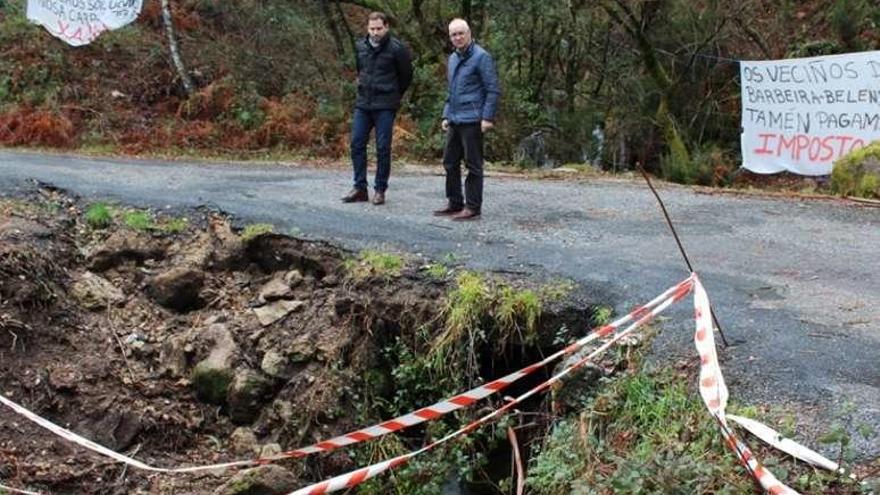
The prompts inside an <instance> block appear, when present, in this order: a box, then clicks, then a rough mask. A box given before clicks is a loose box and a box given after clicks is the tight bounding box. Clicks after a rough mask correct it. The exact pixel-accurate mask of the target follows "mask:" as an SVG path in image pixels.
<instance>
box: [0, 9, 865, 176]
mask: <svg viewBox="0 0 880 495" xmlns="http://www.w3.org/2000/svg"><path fill="white" fill-rule="evenodd" d="M25 3H26V1H25V0H0V143H3V144H6V145H27V146H53V147H79V148H86V149H99V150H103V149H106V150H108V151H113V152H125V153H144V152H155V151H162V152H169V151H170V152H175V151H179V152H190V153H192V152H195V153H199V154H222V153H227V152H232V153H234V154H242V153H243V154H245V155H247V154H252V155H254V156H259V154H260V153H267V152H276V151H281V152H288V151H293V152H297V153H305V154H308V155H311V156H320V157H343V156H344V155H345V154H346V153H347V148H348V135H349V115H350V111H351V108H350V107H351V104H352V102H353V101H354V91H355V86H354V79H355V71H354V62H353V60H354V59H353V55H352V48H353V40H354V39H355V37H357V36H362V35H363V34H364V32H365V26H366V14H367V13H368V12H369V11H370V10H381V11H384V12H387V13H388V14H389V15H391V16H392V18H393V27H392V29H393V32H394V34H395V35H396V36H398V37H400V38H401V39H403V40H404V41H405V42H406V43H407V44H408V45H409V46H410V47H411V49H412V51H413V54H414V58H415V65H416V75H415V81H414V85H413V88H412V91H411V92H410V93H409V94H408V95H407V98H406V100H405V103H404V107H403V108H402V110H401V115H400V118H399V120H398V127H397V129H396V130H395V138H396V143H395V147H396V153H398V156H400V155H404V156H406V157H407V158H409V159H419V160H425V161H436V160H438V157H439V156H440V151H441V144H442V137H441V133H440V131H439V125H438V122H439V115H440V111H441V108H442V104H443V99H444V97H445V59H446V56H447V54H448V53H449V50H450V45H449V43H448V41H447V36H446V24H447V23H448V21H449V20H450V19H451V18H453V17H456V16H461V17H464V18H466V19H468V20H469V21H470V23H471V25H472V28H473V31H474V35H475V38H476V39H477V40H478V41H479V42H480V43H481V44H483V45H484V46H485V47H486V48H487V49H488V50H489V51H490V52H491V53H492V54H493V55H494V56H495V58H496V61H497V64H498V68H499V72H500V75H501V78H502V84H503V90H504V95H503V98H502V100H503V101H502V107H501V118H500V122H499V124H500V125H499V126H498V127H497V130H496V131H495V132H493V133H492V135H491V137H490V139H489V141H488V145H487V146H488V156H489V158H490V160H492V161H495V162H512V163H517V164H520V165H523V166H545V167H548V166H554V165H561V164H566V163H586V162H591V163H593V164H595V165H600V166H601V167H602V168H605V169H611V170H625V169H631V168H633V167H634V166H635V164H636V163H641V164H644V165H645V166H646V167H647V168H648V169H649V170H652V171H654V172H656V173H658V174H660V175H662V176H664V177H666V178H668V179H671V180H675V181H679V182H685V183H702V184H723V183H725V182H727V181H728V180H729V179H730V176H731V174H732V172H733V171H734V170H735V169H736V168H737V167H738V162H739V156H738V155H739V152H738V146H739V119H740V111H739V107H740V104H739V67H738V64H737V63H736V60H738V59H775V58H785V57H797V56H810V55H823V54H833V53H842V52H851V51H860V50H872V49H878V48H880V31H878V29H877V28H878V26H880V4H878V3H877V2H876V1H874V0H837V1H832V0H824V1H789V0H764V1H762V0H745V1H741V2H725V1H712V0H692V1H687V0H595V1H587V0H565V1H562V0H554V1H546V2H542V1H536V0H456V1H443V0H387V1H383V0H349V1H342V0H337V1H334V0H262V1H259V0H223V1H220V0H172V1H171V8H172V12H173V19H174V23H175V28H176V30H177V33H176V34H177V38H178V40H179V44H180V51H181V56H182V60H183V63H184V65H185V67H186V70H187V73H188V74H189V75H190V76H191V78H192V80H193V82H194V86H195V87H194V90H193V92H192V93H191V94H187V92H186V91H185V89H184V86H183V84H182V81H181V79H180V77H179V76H178V73H177V72H176V71H175V70H174V66H173V64H172V62H171V56H170V51H169V47H168V40H167V38H166V36H165V31H164V25H163V22H162V15H161V5H160V1H159V0H146V1H145V3H144V9H143V12H142V14H141V16H140V18H139V20H138V21H137V22H136V23H135V24H134V25H132V26H129V27H126V28H123V29H121V30H118V31H115V32H111V33H107V34H104V35H102V36H101V37H100V38H98V40H97V41H95V42H94V43H92V44H91V45H88V46H85V47H80V48H73V47H69V46H67V45H65V44H64V43H63V42H61V41H59V40H57V39H55V38H53V37H52V36H50V35H49V33H47V32H46V31H45V30H44V29H42V28H40V27H38V26H35V25H31V24H29V23H28V21H27V20H26V19H25V15H24V9H25ZM597 127H600V128H601V129H602V133H603V135H604V137H603V138H602V139H601V141H600V140H599V139H597V138H596V136H595V130H596V129H597ZM600 142H601V143H602V145H601V146H600Z"/></svg>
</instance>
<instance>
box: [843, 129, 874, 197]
mask: <svg viewBox="0 0 880 495" xmlns="http://www.w3.org/2000/svg"><path fill="white" fill-rule="evenodd" d="M831 190H832V191H834V192H835V193H836V194H839V195H841V196H859V197H862V198H880V141H874V142H873V143H871V144H869V145H868V146H866V147H864V148H861V149H858V150H855V151H853V152H852V153H850V154H848V155H846V156H843V157H841V158H840V159H839V160H837V161H836V162H834V168H833V169H832V171H831Z"/></svg>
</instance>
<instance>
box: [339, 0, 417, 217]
mask: <svg viewBox="0 0 880 495" xmlns="http://www.w3.org/2000/svg"><path fill="white" fill-rule="evenodd" d="M388 30H389V26H388V18H387V16H386V15H385V14H383V13H381V12H372V13H371V14H370V15H369V16H368V18H367V31H368V33H369V34H368V35H367V36H366V37H364V38H362V39H360V40H358V41H357V43H356V44H355V47H356V49H357V53H356V54H355V56H356V57H357V70H358V81H357V100H356V101H355V104H354V115H353V117H352V124H351V165H352V169H353V170H354V187H353V188H352V189H351V191H350V192H349V193H348V194H346V195H345V196H343V198H342V201H343V202H345V203H353V202H357V201H369V199H370V197H369V193H367V140H368V139H369V137H370V131H371V130H372V129H374V128H375V129H376V180H375V182H374V183H373V188H374V190H375V193H374V194H373V204H374V205H381V204H383V203H385V190H386V189H388V177H389V176H390V175H391V136H392V133H393V129H394V116H395V115H396V113H397V109H398V108H400V99H401V98H402V97H403V94H404V93H405V92H406V90H407V88H409V85H410V83H411V82H412V76H413V68H412V60H411V57H410V54H409V51H408V50H407V48H406V46H404V45H403V43H401V42H400V40H398V39H397V38H395V37H393V36H391V35H390V34H389V33H388Z"/></svg>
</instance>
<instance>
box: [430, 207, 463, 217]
mask: <svg viewBox="0 0 880 495" xmlns="http://www.w3.org/2000/svg"><path fill="white" fill-rule="evenodd" d="M461 210H462V207H461V206H454V205H451V204H447V205H446V208H443V209H442V210H434V216H435V217H449V216H452V215H455V214H456V213H458V212H460V211H461Z"/></svg>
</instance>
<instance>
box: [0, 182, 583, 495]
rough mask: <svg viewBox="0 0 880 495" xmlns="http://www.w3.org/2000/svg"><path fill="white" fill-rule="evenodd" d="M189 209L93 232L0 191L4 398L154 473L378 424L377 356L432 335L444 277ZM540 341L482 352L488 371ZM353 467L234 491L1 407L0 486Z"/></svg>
mask: <svg viewBox="0 0 880 495" xmlns="http://www.w3.org/2000/svg"><path fill="white" fill-rule="evenodd" d="M190 213H191V215H190V222H189V223H190V226H189V228H187V230H186V231H185V232H183V233H178V234H167V233H160V232H157V231H149V232H141V231H137V230H132V229H128V228H125V227H123V226H117V227H111V228H107V229H100V230H96V229H92V228H91V227H89V226H88V225H87V224H85V223H84V222H83V220H82V219H83V215H82V212H81V204H79V203H78V202H77V201H76V200H75V199H73V198H69V197H67V196H65V195H64V194H62V193H59V192H57V191H49V190H43V191H41V192H40V193H39V197H34V198H28V200H27V201H22V200H3V201H0V275H2V279H0V298H2V302H0V393H2V394H3V395H5V396H6V397H8V398H10V399H11V400H13V401H16V402H18V403H20V404H23V405H24V406H25V407H27V408H29V409H31V410H32V411H34V412H36V413H37V414H39V415H41V416H43V417H45V418H47V419H49V420H51V421H53V422H55V423H56V424H59V425H62V426H64V427H67V428H70V429H71V430H73V431H75V432H77V433H79V434H81V435H83V436H85V437H87V438H89V439H92V440H94V441H96V442H98V443H100V444H102V445H105V446H107V447H109V448H111V449H113V450H116V451H118V452H123V453H127V454H129V455H132V456H134V457H136V458H137V459H139V460H142V461H143V462H146V463H149V464H152V465H156V466H161V467H178V466H190V465H203V464H211V463H217V462H224V461H230V460H240V459H250V458H254V457H256V456H258V455H260V454H261V453H262V454H265V453H271V452H277V451H278V449H280V448H283V449H284V450H287V449H290V448H294V447H298V446H304V445H307V444H310V443H312V442H314V441H316V440H321V439H326V438H328V437H330V436H332V435H335V434H341V433H344V432H346V431H350V430H351V429H353V428H354V427H358V426H364V424H363V423H362V422H363V421H375V420H379V419H388V418H382V417H380V416H381V415H382V414H385V412H384V411H376V410H366V411H364V410H363V407H362V406H363V401H362V398H363V395H364V394H365V393H368V392H369V390H372V389H368V387H367V382H368V380H367V379H366V378H365V377H367V376H372V375H375V374H376V373H379V374H380V375H382V376H383V378H384V380H385V382H386V385H385V392H384V393H386V394H388V396H389V397H390V396H393V395H394V394H395V393H396V391H395V385H394V381H393V377H392V376H391V374H390V373H391V372H390V368H389V363H388V359H389V357H388V355H387V353H384V352H383V349H384V348H385V347H386V346H388V345H390V344H391V343H393V342H394V339H395V338H396V337H398V336H400V337H401V338H414V337H413V335H415V333H416V331H417V329H426V328H427V329H428V331H433V330H432V329H436V328H438V315H439V314H440V311H441V309H442V306H441V304H442V301H443V298H444V294H445V292H446V290H447V282H446V281H443V280H437V279H433V278H431V277H429V276H428V275H427V274H426V273H425V272H424V271H423V270H419V269H418V268H413V267H409V268H404V270H403V272H402V273H401V275H400V276H397V277H366V278H362V279H354V278H352V277H350V276H348V275H347V273H348V272H347V271H346V270H345V266H344V260H345V259H347V258H350V256H351V255H350V253H346V252H343V251H341V250H339V249H336V248H334V247H332V246H328V245H323V244H318V243H310V242H305V241H301V240H297V239H294V238H291V237H287V236H281V235H275V234H271V233H270V234H263V235H260V236H257V237H255V238H253V239H249V240H243V238H242V237H240V236H239V235H238V234H237V233H236V232H234V231H233V229H232V228H231V227H230V224H229V221H228V219H226V218H224V217H223V216H221V215H218V214H212V213H210V212H198V213H195V212H190ZM410 265H412V263H408V264H407V266H410ZM584 309H586V308H585V307H583V306H582V307H581V308H579V309H578V310H574V309H572V308H571V307H568V308H567V309H565V308H561V309H560V310H559V311H555V312H553V313H552V314H546V315H545V318H544V320H545V323H546V325H545V327H546V328H559V327H560V325H561V324H562V323H564V322H567V323H568V325H569V327H570V328H574V327H575V326H576V325H584V324H586V322H585V321H584V320H583V318H584V317H583V316H579V315H585V314H588V313H587V312H586V311H583V310H584ZM545 333H546V332H545ZM548 338H552V333H551V334H550V335H549V336H548ZM540 345H541V344H540V343H538V344H536V346H535V347H533V348H531V349H526V348H523V347H520V348H518V349H519V350H518V351H516V352H513V353H511V352H510V348H508V349H507V350H504V351H503V352H501V353H500V354H499V355H498V356H496V357H498V358H500V357H501V356H507V357H508V358H511V359H512V361H508V362H506V363H504V360H503V359H497V360H496V359H491V356H490V359H489V360H488V361H487V363H490V364H488V365H486V366H485V367H486V368H487V369H485V370H483V372H484V373H485V374H486V375H485V376H488V377H491V376H497V375H498V374H499V373H500V372H502V371H504V369H503V368H511V369H512V368H514V367H515V366H516V365H517V364H519V363H520V362H522V361H523V360H526V359H531V358H533V357H534V354H536V353H537V352H539V350H540ZM548 345H549V344H548ZM496 361H497V363H499V364H498V365H497V367H496V369H490V368H492V367H493V366H495V365H494V364H491V363H495V362H496ZM377 370H378V371H377ZM389 380H390V382H389ZM439 398H440V397H433V398H429V397H426V398H425V400H426V402H425V405H427V404H428V402H427V400H428V399H433V400H436V399H439ZM356 411H357V412H359V413H360V414H356ZM424 434H425V433H424V432H416V433H415V434H414V435H416V436H418V435H424ZM422 441H424V438H422V439H418V438H414V439H413V444H414V445H418V444H420V443H421V442H422ZM358 463H359V461H358V460H355V459H354V458H353V457H352V456H351V455H350V454H349V453H347V452H346V451H344V450H341V451H336V452H335V453H332V454H329V455H324V456H315V457H314V458H309V459H307V460H305V461H303V460H300V461H286V462H281V463H279V464H278V465H277V466H271V467H268V466H267V467H262V468H259V469H258V473H257V474H258V475H259V476H258V477H259V478H260V481H259V483H258V484H260V486H264V487H265V490H266V491H259V490H260V489H263V488H258V489H255V490H257V491H242V490H241V485H242V481H241V479H240V478H241V477H240V476H239V479H238V481H237V482H236V483H238V484H237V485H236V484H235V483H230V479H231V478H232V476H233V474H234V473H230V472H227V473H222V474H221V473H211V474H200V475H178V476H170V475H164V474H154V473H149V472H144V471H140V470H136V469H133V468H127V467H126V466H124V465H122V464H118V463H115V462H113V461H111V460H109V459H106V458H102V457H100V456H98V455H96V454H93V453H90V452H87V451H86V450H85V449H83V448H80V447H76V446H74V445H72V444H71V443H69V442H67V441H65V440H62V439H60V438H58V437H56V436H54V435H53V434H51V433H49V432H48V431H46V430H44V429H42V428H40V427H38V426H36V425H34V424H32V423H31V422H29V421H27V420H26V419H24V418H21V417H18V416H17V415H15V414H14V413H13V412H12V411H11V410H9V409H6V408H5V407H2V406H0V483H3V484H7V485H10V486H14V487H18V488H25V487H27V488H28V489H30V490H37V491H43V492H48V493H58V494H66V493H71V494H72V493H78V494H79V493H85V494H91V493H95V494H97V493H101V494H134V493H151V494H165V493H175V494H188V493H210V492H215V493H218V494H230V493H276V492H277V493H280V492H283V491H292V490H293V489H295V488H298V487H300V486H303V485H305V484H307V483H308V482H309V481H310V480H316V479H321V478H322V477H325V476H327V475H330V474H336V473H340V472H343V471H345V470H349V469H353V468H355V467H357V466H358V465H359V464H358ZM224 483H225V484H226V485H224ZM233 485H235V486H233ZM236 490H238V491H236Z"/></svg>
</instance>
